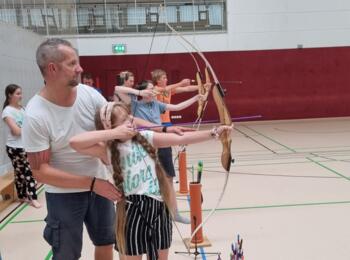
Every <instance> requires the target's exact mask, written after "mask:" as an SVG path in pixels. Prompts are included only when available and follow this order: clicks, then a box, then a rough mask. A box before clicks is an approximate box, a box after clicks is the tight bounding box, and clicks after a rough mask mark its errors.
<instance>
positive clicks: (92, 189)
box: [90, 177, 96, 192]
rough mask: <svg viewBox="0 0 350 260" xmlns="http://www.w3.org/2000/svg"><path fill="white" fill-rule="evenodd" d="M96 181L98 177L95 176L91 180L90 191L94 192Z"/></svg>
mask: <svg viewBox="0 0 350 260" xmlns="http://www.w3.org/2000/svg"><path fill="white" fill-rule="evenodd" d="M95 181H96V177H94V178H93V179H92V181H91V185H90V191H91V192H93V191H94V186H95Z"/></svg>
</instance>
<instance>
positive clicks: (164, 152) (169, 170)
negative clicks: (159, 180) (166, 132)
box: [158, 147, 176, 178]
mask: <svg viewBox="0 0 350 260" xmlns="http://www.w3.org/2000/svg"><path fill="white" fill-rule="evenodd" d="M158 158H159V161H160V163H161V165H162V166H163V169H164V170H165V173H166V174H167V176H168V177H172V178H173V177H175V176H176V174H175V169H174V163H173V152H172V149H171V147H165V148H158Z"/></svg>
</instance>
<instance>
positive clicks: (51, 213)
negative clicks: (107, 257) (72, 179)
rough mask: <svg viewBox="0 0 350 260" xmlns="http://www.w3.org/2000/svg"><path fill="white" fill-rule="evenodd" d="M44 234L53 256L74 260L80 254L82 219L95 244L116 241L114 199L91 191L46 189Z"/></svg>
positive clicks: (62, 259) (108, 243) (57, 258)
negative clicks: (73, 191) (56, 191)
mask: <svg viewBox="0 0 350 260" xmlns="http://www.w3.org/2000/svg"><path fill="white" fill-rule="evenodd" d="M46 202H47V217H46V218H45V221H46V227H45V229H44V238H45V240H46V241H47V242H48V243H49V244H50V245H51V247H52V253H53V259H55V260H76V259H79V258H80V256H81V250H82V245H83V223H85V226H86V229H87V231H88V233H89V236H90V239H91V240H92V242H93V244H94V245H95V246H104V245H113V244H114V243H115V208H114V203H113V202H112V201H110V200H108V199H106V198H104V197H101V196H99V195H97V194H96V193H94V192H76V193H49V192H46Z"/></svg>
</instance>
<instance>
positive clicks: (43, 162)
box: [27, 149, 121, 201]
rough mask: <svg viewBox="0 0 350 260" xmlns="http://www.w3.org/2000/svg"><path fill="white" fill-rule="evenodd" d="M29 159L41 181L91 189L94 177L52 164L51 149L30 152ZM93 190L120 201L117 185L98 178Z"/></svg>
mask: <svg viewBox="0 0 350 260" xmlns="http://www.w3.org/2000/svg"><path fill="white" fill-rule="evenodd" d="M27 154H28V160H29V163H30V166H31V168H32V171H33V175H34V177H35V178H36V179H37V180H38V181H39V182H41V183H45V184H49V185H53V186H57V187H61V188H75V189H86V190H90V188H91V185H92V182H93V179H94V178H93V177H89V176H79V175H74V174H71V173H68V172H65V171H62V170H59V169H56V168H54V167H52V166H51V165H50V157H51V152H50V150H49V149H47V150H45V151H40V152H28V153H27ZM92 188H93V191H94V192H95V193H97V194H99V195H101V196H103V197H105V198H107V199H109V200H112V201H119V200H120V199H121V194H120V192H119V191H118V190H117V189H116V187H115V186H114V185H113V184H112V183H110V182H108V181H106V180H102V179H96V180H95V183H94V186H93V187H92Z"/></svg>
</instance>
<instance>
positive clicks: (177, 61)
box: [80, 47, 350, 123]
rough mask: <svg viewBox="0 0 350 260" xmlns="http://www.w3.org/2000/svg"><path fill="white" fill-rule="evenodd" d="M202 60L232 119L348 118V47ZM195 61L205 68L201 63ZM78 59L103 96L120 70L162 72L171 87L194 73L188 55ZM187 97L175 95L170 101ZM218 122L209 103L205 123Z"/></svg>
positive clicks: (210, 55) (191, 113) (190, 113)
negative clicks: (210, 68) (217, 84)
mask: <svg viewBox="0 0 350 260" xmlns="http://www.w3.org/2000/svg"><path fill="white" fill-rule="evenodd" d="M205 56H206V57H207V59H208V60H209V62H210V63H211V65H212V66H213V68H214V70H215V72H216V74H217V76H218V78H219V80H220V81H221V82H222V86H223V88H224V89H226V98H225V100H226V104H227V106H228V107H229V110H230V112H231V115H232V116H233V117H239V116H247V115H262V116H263V118H262V119H263V120H271V119H293V118H314V117H338V116H350V91H349V87H350V47H332V48H308V49H288V50H263V51H231V52H207V53H205ZM197 60H198V61H199V62H200V65H201V66H202V67H203V68H204V64H203V62H202V61H201V59H200V58H199V57H198V58H197ZM80 61H81V65H82V67H83V69H84V70H85V71H88V72H91V73H92V74H93V76H94V77H95V78H97V77H98V78H99V81H100V87H101V88H102V90H103V93H104V95H105V96H111V95H112V94H113V88H114V85H115V84H116V80H115V77H116V75H117V73H118V72H119V71H121V70H125V69H127V70H131V71H132V72H134V74H135V76H136V81H139V80H141V79H143V78H145V79H150V71H151V70H153V69H156V68H161V69H164V70H165V71H166V72H167V74H168V79H169V82H170V83H175V82H177V81H179V80H181V79H182V78H191V79H194V74H195V71H196V66H195V64H194V62H193V60H192V58H191V56H190V55H189V54H188V53H181V54H153V55H120V56H118V55H116V56H83V57H80ZM240 81H241V83H239V82H240ZM191 95H192V94H183V95H177V96H176V97H175V98H174V100H173V103H177V102H180V101H181V100H183V99H185V98H188V97H190V96H191ZM210 101H212V100H210ZM173 115H182V119H175V120H173V122H175V123H176V122H188V121H192V120H194V119H195V118H196V106H194V105H193V106H192V107H191V108H190V109H186V110H185V111H181V112H177V113H173ZM217 118H218V115H217V112H216V108H215V105H214V104H213V102H209V105H208V108H207V111H206V114H205V118H204V119H205V120H206V119H208V120H209V119H217Z"/></svg>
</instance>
